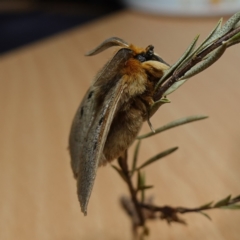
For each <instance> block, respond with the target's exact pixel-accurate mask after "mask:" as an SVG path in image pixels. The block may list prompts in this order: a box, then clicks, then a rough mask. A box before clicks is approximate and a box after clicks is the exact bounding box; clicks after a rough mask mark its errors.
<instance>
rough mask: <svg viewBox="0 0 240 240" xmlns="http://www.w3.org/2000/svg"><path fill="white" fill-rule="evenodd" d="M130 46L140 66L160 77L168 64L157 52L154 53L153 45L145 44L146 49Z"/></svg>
mask: <svg viewBox="0 0 240 240" xmlns="http://www.w3.org/2000/svg"><path fill="white" fill-rule="evenodd" d="M130 48H132V50H133V52H134V53H135V56H134V58H135V59H136V60H138V61H139V62H141V65H142V67H143V68H144V69H145V70H146V71H147V72H149V73H150V74H151V75H152V76H154V77H156V78H159V77H161V76H162V75H163V72H164V71H165V70H167V69H168V68H169V66H170V65H169V64H168V63H166V62H165V61H164V60H163V59H162V58H161V57H159V55H158V54H156V53H154V46H153V45H149V46H147V47H146V49H141V48H137V47H135V46H133V45H131V46H130Z"/></svg>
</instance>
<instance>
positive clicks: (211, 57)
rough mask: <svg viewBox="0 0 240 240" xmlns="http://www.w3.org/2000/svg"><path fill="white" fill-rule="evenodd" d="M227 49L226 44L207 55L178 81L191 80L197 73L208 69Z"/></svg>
mask: <svg viewBox="0 0 240 240" xmlns="http://www.w3.org/2000/svg"><path fill="white" fill-rule="evenodd" d="M226 48H227V45H226V43H224V44H223V45H221V46H220V47H218V48H217V49H215V50H214V51H212V52H211V53H209V54H208V55H207V56H206V57H205V59H204V60H202V61H201V62H199V63H198V64H196V65H195V66H194V67H192V68H191V69H190V70H189V71H187V72H186V73H185V74H184V76H183V77H181V78H180V79H179V80H184V79H188V78H191V77H193V76H195V75H197V74H198V73H200V72H202V71H203V70H205V69H207V68H208V67H210V66H211V65H212V64H213V63H215V62H216V61H217V60H218V59H219V58H220V57H221V56H222V55H223V53H224V52H225V50H226Z"/></svg>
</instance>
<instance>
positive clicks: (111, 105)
mask: <svg viewBox="0 0 240 240" xmlns="http://www.w3.org/2000/svg"><path fill="white" fill-rule="evenodd" d="M124 88H125V85H124V83H123V82H122V81H121V79H120V80H119V82H118V84H117V86H116V87H115V88H113V89H112V90H111V93H109V94H108V95H109V96H108V98H107V100H106V101H105V102H104V106H103V107H102V109H101V112H100V113H99V114H98V115H97V116H96V118H95V119H94V123H93V125H92V126H91V128H90V130H89V132H88V135H87V139H86V145H85V146H84V148H83V149H82V151H83V159H82V161H81V164H80V166H79V174H78V178H77V190H78V198H79V201H80V205H81V210H82V212H83V213H84V215H86V214H87V205H88V202H89V198H90V195H91V192H92V188H93V184H94V180H95V177H96V172H97V168H98V165H99V161H100V160H101V158H102V157H104V156H103V155H102V152H103V147H104V144H105V142H106V137H107V134H108V132H109V128H110V126H111V122H112V119H113V116H114V113H115V110H116V108H117V104H118V102H119V99H120V97H121V94H122V92H123V90H124Z"/></svg>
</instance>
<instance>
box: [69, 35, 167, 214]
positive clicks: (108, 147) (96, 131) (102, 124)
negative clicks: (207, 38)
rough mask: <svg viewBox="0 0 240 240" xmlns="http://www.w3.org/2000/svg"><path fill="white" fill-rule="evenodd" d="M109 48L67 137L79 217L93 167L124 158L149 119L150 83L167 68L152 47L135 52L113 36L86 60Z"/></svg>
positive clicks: (85, 203)
mask: <svg viewBox="0 0 240 240" xmlns="http://www.w3.org/2000/svg"><path fill="white" fill-rule="evenodd" d="M112 46H118V47H120V49H119V50H118V51H117V52H116V53H115V55H114V56H113V58H112V59H110V60H109V61H108V62H107V63H106V64H105V66H104V67H103V68H102V69H101V70H100V72H99V73H98V74H97V76H96V77H95V79H94V81H93V83H92V85H91V86H90V88H89V90H88V91H87V93H86V95H85V97H84V98H83V100H82V102H81V104H80V106H79V108H78V110H77V112H76V115H75V117H74V119H73V123H72V127H71V132H70V137H69V149H70V155H71V166H72V170H73V174H74V177H75V178H76V180H77V194H78V199H79V202H80V206H81V210H82V212H83V213H84V215H86V214H87V206H88V202H89V198H90V195H91V192H92V188H93V184H94V180H95V177H96V172H97V168H98V167H99V166H101V165H105V164H106V163H107V162H110V161H112V160H114V159H116V158H118V157H119V156H121V155H122V154H124V152H125V151H126V149H128V148H129V146H130V145H131V144H132V143H133V141H134V139H135V138H136V136H137V134H138V132H139V130H140V128H141V126H142V124H143V122H144V121H146V120H149V118H150V117H151V115H152V114H153V113H152V112H151V106H153V103H154V101H153V93H154V87H155V84H156V82H157V81H158V80H159V78H160V77H161V76H162V75H163V72H164V70H166V69H168V68H169V65H168V64H167V63H165V62H164V61H163V60H162V59H161V58H160V57H159V56H158V55H157V54H154V52H153V46H152V45H149V46H148V47H147V48H146V49H144V48H139V47H136V46H134V45H129V44H127V43H126V42H125V41H123V40H122V39H120V38H117V37H113V38H109V39H107V40H105V41H104V42H103V43H102V44H100V45H99V46H98V47H96V48H95V49H93V50H92V51H90V52H89V53H87V54H86V55H87V56H92V55H95V54H98V53H100V52H102V51H103V50H105V49H107V48H109V47H112ZM154 112H155V110H154Z"/></svg>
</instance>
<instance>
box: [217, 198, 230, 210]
mask: <svg viewBox="0 0 240 240" xmlns="http://www.w3.org/2000/svg"><path fill="white" fill-rule="evenodd" d="M230 199H231V195H229V196H227V197H226V198H223V199H222V200H220V201H218V202H217V203H216V204H215V205H214V207H215V208H219V207H222V206H225V205H227V204H228V203H229V201H230Z"/></svg>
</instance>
